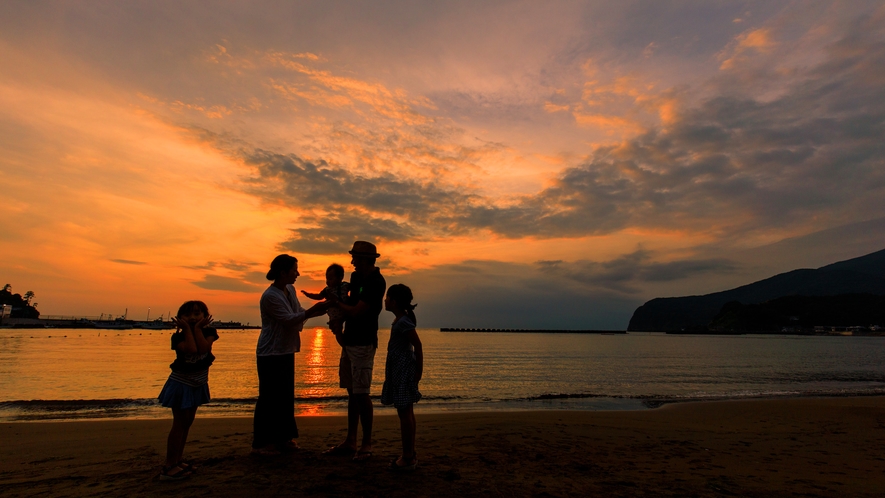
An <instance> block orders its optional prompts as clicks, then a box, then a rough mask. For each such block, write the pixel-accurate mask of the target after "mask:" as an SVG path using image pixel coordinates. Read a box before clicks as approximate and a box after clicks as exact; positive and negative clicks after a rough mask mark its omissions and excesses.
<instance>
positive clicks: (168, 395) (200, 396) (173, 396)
mask: <svg viewBox="0 0 885 498" xmlns="http://www.w3.org/2000/svg"><path fill="white" fill-rule="evenodd" d="M157 398H158V399H159V400H160V403H161V404H162V405H163V406H165V407H166V408H176V409H179V410H187V409H188V408H196V407H198V406H200V405H202V404H203V403H208V402H209V384H208V383H207V384H203V385H202V386H200V387H194V386H189V385H187V384H184V383H182V382H179V381H177V380H175V379H173V378H169V380H167V381H166V385H165V386H163V390H162V391H160V395H159V396H158V397H157Z"/></svg>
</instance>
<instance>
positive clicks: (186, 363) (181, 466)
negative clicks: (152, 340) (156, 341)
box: [159, 301, 218, 480]
mask: <svg viewBox="0 0 885 498" xmlns="http://www.w3.org/2000/svg"><path fill="white" fill-rule="evenodd" d="M172 321H173V322H174V323H175V326H176V330H175V333H174V334H172V349H174V350H175V361H174V362H172V364H171V365H169V368H171V369H172V373H171V374H169V379H168V380H167V381H166V385H164V386H163V390H162V391H160V396H159V400H160V403H162V405H163V406H165V407H167V408H171V409H172V429H171V430H170V431H169V438H168V439H167V441H166V463H165V464H164V465H163V471H162V472H161V473H160V479H161V480H177V479H184V478H185V477H187V476H189V475H191V473H193V471H194V468H193V466H192V465H191V464H189V463H186V462H184V461H183V460H182V459H181V455H182V453H184V444H185V442H187V433H188V430H190V427H191V424H193V422H194V416H196V414H197V407H198V406H200V405H202V404H203V403H206V402H208V401H209V367H210V366H211V365H212V362H213V361H215V356H214V355H213V354H212V343H213V342H215V340H216V339H218V332H217V331H216V330H215V329H214V328H212V327H209V326H208V325H209V324H210V323H211V322H212V315H210V314H209V308H208V307H206V304H205V303H203V302H202V301H188V302H186V303H184V304H182V305H181V307H180V308H178V314H177V315H176V316H175V317H174V318H173V319H172Z"/></svg>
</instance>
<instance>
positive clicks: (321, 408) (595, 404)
mask: <svg viewBox="0 0 885 498" xmlns="http://www.w3.org/2000/svg"><path fill="white" fill-rule="evenodd" d="M870 397H872V398H875V397H885V392H882V391H881V390H876V391H868V392H848V393H845V392H842V393H832V392H830V393H808V392H806V393H772V394H751V395H746V396H727V395H723V396H711V397H707V398H698V397H693V398H679V397H643V396H637V397H631V396H600V395H571V394H566V395H542V396H539V397H537V398H532V399H513V400H506V401H500V400H498V401H463V402H452V401H447V402H437V403H434V402H432V401H431V402H428V401H427V400H424V401H423V402H421V403H417V404H416V405H415V410H416V411H421V412H422V413H424V414H427V415H439V414H455V415H456V414H474V413H510V412H535V411H538V412H554V413H556V412H568V411H574V412H590V413H597V412H605V413H608V412H618V411H621V412H643V411H648V410H657V409H660V408H662V407H665V406H670V405H682V404H696V403H714V402H740V401H780V400H799V399H808V400H814V399H817V400H827V399H850V398H870ZM254 401H255V400H235V401H233V402H231V400H227V399H218V400H213V401H210V402H209V403H207V404H206V405H203V406H202V407H201V409H200V410H199V411H198V417H200V416H201V417H202V418H223V419H229V418H250V417H251V416H252V412H253V411H254ZM373 401H375V414H376V416H384V415H394V414H395V410H394V408H393V407H390V406H383V405H381V404H380V403H379V402H378V397H375V398H373ZM345 402H346V398H344V397H341V399H335V400H333V401H332V403H331V406H330V404H329V403H330V400H327V399H322V400H319V401H318V402H316V403H311V402H305V401H299V400H296V401H295V410H296V413H295V416H296V417H341V416H345V415H346V414H347V408H346V404H345ZM339 405H340V406H339ZM539 405H542V406H539ZM66 406H70V407H78V408H79V410H77V409H76V408H72V409H71V410H65V407H66ZM33 407H37V408H36V409H34V408H33ZM16 409H17V410H18V413H15V411H16ZM4 412H7V413H8V414H6V415H4ZM10 412H12V413H10ZM379 412H380V413H379ZM54 415H55V416H54ZM168 416H169V410H168V409H167V408H164V407H163V406H161V405H160V404H159V402H157V401H156V400H155V399H153V398H151V399H112V400H18V401H3V402H0V424H5V423H9V424H20V423H25V424H27V423H32V422H33V423H53V422H101V421H110V420H116V421H139V420H165V419H166V418H168Z"/></svg>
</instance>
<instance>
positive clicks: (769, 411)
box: [0, 396, 885, 496]
mask: <svg viewBox="0 0 885 498" xmlns="http://www.w3.org/2000/svg"><path fill="white" fill-rule="evenodd" d="M416 416H417V419H418V438H417V440H418V444H417V449H418V453H419V461H420V463H419V468H418V470H417V471H416V472H415V473H413V474H407V475H399V474H392V473H390V472H388V471H386V470H385V468H384V467H385V466H386V464H387V462H388V461H389V459H390V458H393V457H395V456H396V455H397V454H398V452H399V428H398V421H397V418H396V417H395V416H394V415H387V414H384V415H377V416H376V418H375V430H374V433H373V435H374V438H373V443H374V450H375V455H374V457H373V458H372V459H371V460H370V461H369V462H367V463H365V464H356V463H353V462H350V461H348V460H346V459H341V458H335V457H326V456H324V455H322V454H321V452H322V450H323V449H325V448H326V447H327V446H328V445H330V444H336V443H337V442H340V440H341V439H343V436H344V428H345V418H344V417H342V416H301V417H298V419H297V420H298V424H299V428H300V430H301V433H302V437H301V439H300V441H299V442H300V444H301V446H302V448H303V449H302V450H300V451H298V452H296V453H293V454H291V455H284V456H281V457H277V458H256V457H252V456H250V455H249V450H250V442H251V433H252V427H251V424H252V419H251V418H249V417H221V418H212V417H200V415H199V413H198V415H197V419H196V421H195V423H194V426H193V428H192V429H191V436H190V438H189V441H188V444H187V447H186V449H185V454H186V456H188V457H189V458H191V459H193V460H194V461H195V462H196V463H197V464H198V466H199V468H198V470H197V472H196V473H195V474H194V475H193V476H191V477H190V478H189V479H187V480H185V481H182V482H172V483H169V482H161V481H158V480H157V479H156V476H157V474H158V472H159V466H160V464H161V462H162V455H163V454H164V451H165V438H166V434H167V432H168V428H169V424H170V423H171V419H170V418H167V419H164V420H159V419H158V420H99V421H95V420H90V421H85V420H84V421H61V422H60V421H54V422H39V423H28V422H15V423H2V424H0V434H2V439H3V441H4V442H5V444H4V445H2V446H0V493H3V494H4V495H5V496H31V495H38V494H47V493H48V494H52V495H66V496H97V495H114V496H116V495H124V494H149V495H152V494H161V493H163V494H165V493H169V492H178V493H185V494H195V493H196V494H209V493H211V494H216V495H221V496H239V495H244V494H255V493H270V494H272V495H273V494H318V495H328V496H349V495H354V494H356V495H359V494H363V495H366V496H380V495H390V496H414V495H435V496H447V495H455V494H457V495H463V496H487V495H489V494H491V495H503V496H526V495H539V496H563V495H588V494H589V495H595V496H603V495H606V496H635V495H642V494H651V495H655V496H661V495H664V496H668V495H672V496H683V495H694V496H722V495H724V494H726V495H739V496H772V495H792V494H800V495H806V496H840V495H843V496H844V495H850V496H879V495H881V494H882V493H883V491H885V472H883V469H885V458H883V456H885V455H883V450H882V448H883V447H885V426H883V425H882V424H881V420H885V396H855V397H839V398H835V397H833V398H789V399H764V400H736V401H704V402H698V403H674V404H667V405H664V406H662V407H659V408H655V409H649V410H631V411H569V410H539V411H513V412H510V411H507V412H504V411H500V412H498V411H496V412H488V411H485V412H459V413H447V414H427V413H422V412H421V410H420V404H419V405H418V406H416ZM72 424H75V425H72Z"/></svg>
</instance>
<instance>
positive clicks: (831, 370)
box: [0, 328, 885, 421]
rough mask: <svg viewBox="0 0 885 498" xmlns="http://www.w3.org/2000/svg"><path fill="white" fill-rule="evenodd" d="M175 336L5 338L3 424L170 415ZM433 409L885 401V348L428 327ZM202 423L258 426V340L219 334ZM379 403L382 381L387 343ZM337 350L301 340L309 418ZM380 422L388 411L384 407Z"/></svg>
mask: <svg viewBox="0 0 885 498" xmlns="http://www.w3.org/2000/svg"><path fill="white" fill-rule="evenodd" d="M170 335H171V331H148V330H120V331H115V330H100V331H99V330H90V329H0V420H3V421H23V420H58V419H75V418H76V419H85V418H111V417H114V418H165V417H168V416H169V413H168V410H167V409H165V408H163V407H161V406H159V405H158V404H157V402H156V396H157V394H158V393H159V391H160V389H161V388H162V386H163V384H164V383H165V381H166V378H167V376H168V374H169V363H171V362H172V360H173V359H174V352H173V351H172V350H171V349H170V345H169V337H170ZM419 335H420V336H421V339H422V342H423V344H424V349H425V358H426V359H425V374H424V379H423V380H422V382H421V385H420V389H421V392H422V393H423V394H424V399H423V400H422V401H421V402H420V403H419V404H418V407H417V409H418V410H420V411H424V412H429V411H437V412H438V411H458V410H514V409H579V410H610V409H622V410H623V409H628V410H629V409H646V408H649V407H654V406H658V405H660V404H661V403H665V402H674V401H689V400H707V399H733V398H749V397H771V396H857V395H876V394H885V337H820V336H810V337H809V336H762V335H745V336H697V335H685V336H681V335H664V334H654V333H630V334H626V335H582V334H526V333H468V332H440V331H438V330H435V329H419ZM220 336H221V337H220V339H219V341H217V342H216V343H215V346H214V347H213V352H214V354H215V355H216V357H217V359H216V361H215V364H214V365H213V366H212V368H211V370H210V373H209V386H210V389H211V392H212V397H213V401H212V402H211V403H209V404H208V405H204V406H203V407H201V408H200V414H201V415H203V416H206V415H214V416H242V415H251V413H252V410H253V408H254V402H255V397H256V396H257V392H258V378H257V375H256V373H255V343H256V340H257V337H258V331H257V330H221V331H220ZM379 340H380V347H379V350H378V355H377V356H376V362H375V378H374V382H375V385H374V387H373V393H374V394H380V391H381V383H382V382H383V379H384V363H385V356H386V343H387V331H384V330H382V331H381V333H380V338H379ZM339 354H340V347H339V346H338V345H337V343H336V342H335V340H334V337H333V336H332V334H331V332H329V331H328V330H327V329H321V328H310V329H306V330H304V331H303V332H302V350H301V352H300V353H298V354H297V355H296V359H295V362H296V393H295V396H296V406H297V411H298V413H300V414H301V415H327V414H341V413H344V411H345V408H346V407H345V400H346V398H345V396H344V391H343V390H342V389H340V388H339V387H338V356H339ZM376 406H377V410H379V412H380V413H386V411H390V413H393V410H392V409H391V408H387V407H381V406H380V404H376Z"/></svg>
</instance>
